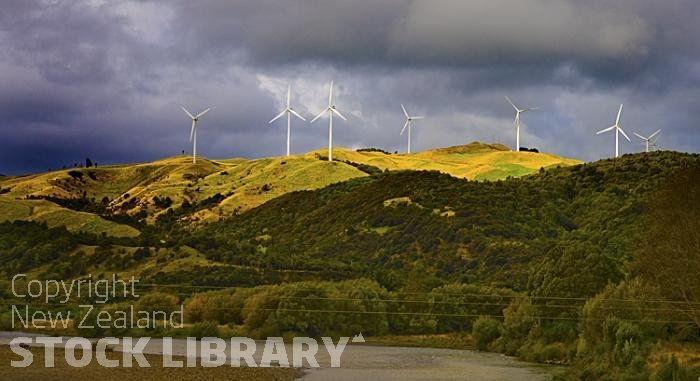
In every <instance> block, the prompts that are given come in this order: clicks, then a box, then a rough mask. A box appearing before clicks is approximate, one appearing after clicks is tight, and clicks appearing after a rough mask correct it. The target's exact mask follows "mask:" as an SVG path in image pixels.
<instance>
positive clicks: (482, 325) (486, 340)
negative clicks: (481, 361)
mask: <svg viewBox="0 0 700 381" xmlns="http://www.w3.org/2000/svg"><path fill="white" fill-rule="evenodd" d="M501 329H502V324H501V322H499V321H498V320H496V319H494V318H490V317H486V316H479V318H478V319H476V321H475V322H474V325H473V327H472V340H473V341H474V346H475V347H476V349H478V350H480V351H483V350H485V349H486V348H487V346H488V345H489V344H490V343H491V342H492V341H494V340H496V339H498V338H499V337H500V336H501Z"/></svg>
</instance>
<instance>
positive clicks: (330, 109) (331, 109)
mask: <svg viewBox="0 0 700 381" xmlns="http://www.w3.org/2000/svg"><path fill="white" fill-rule="evenodd" d="M326 112H328V119H329V122H328V161H333V114H337V115H338V116H339V117H340V118H341V119H343V120H347V118H345V117H344V116H343V114H341V113H340V112H339V111H338V110H337V109H336V108H335V105H334V104H333V81H331V87H330V90H329V91H328V107H326V108H325V109H324V110H323V111H321V113H320V114H318V115H316V117H315V118H313V119H311V123H313V122H315V121H316V119H318V118H320V117H321V116H322V115H323V114H325V113H326Z"/></svg>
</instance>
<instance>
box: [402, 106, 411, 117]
mask: <svg viewBox="0 0 700 381" xmlns="http://www.w3.org/2000/svg"><path fill="white" fill-rule="evenodd" d="M401 109H402V110H403V114H404V115H406V119H408V118H410V116H408V111H406V107H403V104H402V105H401Z"/></svg>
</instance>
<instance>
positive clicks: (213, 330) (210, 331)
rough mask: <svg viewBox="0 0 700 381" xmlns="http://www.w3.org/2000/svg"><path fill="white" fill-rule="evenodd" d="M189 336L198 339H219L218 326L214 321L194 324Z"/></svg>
mask: <svg viewBox="0 0 700 381" xmlns="http://www.w3.org/2000/svg"><path fill="white" fill-rule="evenodd" d="M190 336H191V337H196V338H198V339H202V338H204V337H219V324H217V323H216V322H214V321H203V322H199V323H194V325H193V326H192V328H191V329H190Z"/></svg>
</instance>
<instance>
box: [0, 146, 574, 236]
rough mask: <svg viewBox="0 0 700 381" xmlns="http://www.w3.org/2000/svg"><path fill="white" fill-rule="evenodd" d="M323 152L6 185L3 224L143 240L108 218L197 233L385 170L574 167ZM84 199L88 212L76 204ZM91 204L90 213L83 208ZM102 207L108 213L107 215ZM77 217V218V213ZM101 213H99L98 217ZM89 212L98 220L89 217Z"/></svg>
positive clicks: (473, 150)
mask: <svg viewBox="0 0 700 381" xmlns="http://www.w3.org/2000/svg"><path fill="white" fill-rule="evenodd" d="M325 154H326V152H325V151H323V150H322V151H318V152H311V153H308V154H304V155H296V156H291V157H276V158H263V159H255V160H245V159H229V160H217V161H211V160H206V159H200V160H198V162H197V164H196V165H193V164H192V163H191V160H190V158H189V157H184V156H178V157H173V158H167V159H163V160H158V161H154V162H151V163H143V164H134V165H115V166H103V167H93V168H74V169H68V170H62V171H55V172H48V173H41V174H35V175H29V176H20V177H11V178H5V179H1V180H0V189H1V191H0V216H1V217H0V218H3V219H5V220H17V219H20V220H26V221H42V222H47V223H48V224H49V226H55V225H56V224H57V221H66V222H65V225H66V226H67V227H68V228H69V230H72V231H78V230H80V231H87V232H94V233H102V232H105V233H106V234H108V235H113V236H132V235H138V232H137V231H135V230H134V229H133V228H129V227H128V226H123V224H119V223H114V222H110V221H106V220H105V219H104V218H102V217H105V216H106V215H129V216H134V217H135V218H136V219H138V220H144V221H146V222H149V223H153V222H154V220H155V218H157V217H158V216H159V215H161V214H163V213H165V212H166V211H167V210H168V209H169V208H178V207H181V206H182V205H183V204H184V205H186V206H192V205H196V204H200V207H193V208H186V209H187V210H188V213H181V214H180V215H178V218H179V219H181V220H184V221H188V222H190V223H193V224H194V225H197V224H199V223H201V222H212V221H217V220H219V219H222V218H226V217H229V216H231V215H234V214H238V213H242V212H245V211H246V210H249V209H250V208H253V207H256V206H258V205H260V204H263V203H264V202H266V201H269V200H271V199H273V198H275V197H278V196H281V195H283V194H285V193H288V192H292V191H297V190H311V189H318V188H322V187H325V186H327V185H329V184H332V183H336V182H339V181H345V180H348V179H352V178H358V177H364V176H367V175H368V173H372V172H373V171H375V172H376V171H379V170H405V169H415V170H423V169H431V170H439V171H441V172H444V173H448V174H451V175H453V176H457V177H469V178H480V179H481V178H483V179H486V178H505V177H507V176H515V177H517V176H521V175H524V174H528V173H531V172H533V171H536V170H538V169H539V168H541V167H550V166H555V165H561V166H566V165H573V164H577V163H578V162H577V161H576V160H571V159H562V158H558V157H556V156H552V155H549V154H534V153H529V152H521V153H515V152H510V151H507V149H506V148H505V147H503V146H490V145H483V144H479V143H473V144H470V145H466V146H458V147H452V148H447V149H438V150H433V151H426V152H421V153H417V154H411V155H389V154H384V153H380V152H356V151H349V150H346V149H343V148H338V149H336V152H335V154H336V156H337V157H338V161H336V162H333V163H329V162H327V161H324V160H322V159H323V158H324V155H325ZM75 199H85V200H87V202H83V203H81V204H82V207H83V208H76V203H75V202H70V203H69V202H61V200H75ZM88 203H91V204H93V206H92V207H91V208H85V207H87V206H89V205H86V204H88ZM101 206H103V208H102V207H101ZM71 209H72V210H71ZM98 209H99V213H96V212H97V211H98ZM76 211H77V212H88V213H92V214H99V215H101V216H97V215H87V214H85V213H76Z"/></svg>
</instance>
